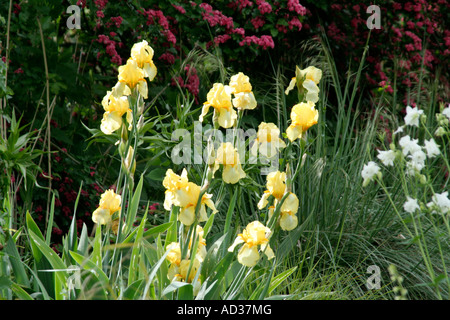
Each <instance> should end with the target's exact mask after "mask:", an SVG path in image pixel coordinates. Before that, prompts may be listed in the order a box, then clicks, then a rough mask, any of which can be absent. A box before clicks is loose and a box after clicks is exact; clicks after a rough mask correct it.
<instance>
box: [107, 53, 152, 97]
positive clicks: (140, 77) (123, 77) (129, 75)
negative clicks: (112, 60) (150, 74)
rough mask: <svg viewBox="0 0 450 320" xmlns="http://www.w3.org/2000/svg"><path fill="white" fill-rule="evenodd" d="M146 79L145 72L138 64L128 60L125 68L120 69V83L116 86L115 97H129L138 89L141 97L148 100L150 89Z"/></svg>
mask: <svg viewBox="0 0 450 320" xmlns="http://www.w3.org/2000/svg"><path fill="white" fill-rule="evenodd" d="M144 77H145V73H144V70H142V69H141V68H139V66H138V64H137V62H136V61H135V60H133V59H128V60H127V63H126V64H125V65H124V66H120V67H119V76H118V78H119V81H118V82H117V84H116V85H115V86H114V90H113V93H114V95H115V96H116V97H120V96H128V95H130V94H131V90H133V89H134V88H137V90H138V91H139V93H140V94H141V96H142V97H143V98H144V99H147V94H148V87H147V81H146V80H145V79H144Z"/></svg>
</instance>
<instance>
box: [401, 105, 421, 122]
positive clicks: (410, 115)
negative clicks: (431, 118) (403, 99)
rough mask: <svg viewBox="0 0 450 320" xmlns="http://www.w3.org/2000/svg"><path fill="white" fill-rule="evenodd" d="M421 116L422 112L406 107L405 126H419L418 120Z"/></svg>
mask: <svg viewBox="0 0 450 320" xmlns="http://www.w3.org/2000/svg"><path fill="white" fill-rule="evenodd" d="M422 114H423V110H419V109H417V107H414V108H411V107H410V106H407V107H406V116H405V124H406V125H408V126H416V127H418V126H419V118H420V116H421V115H422Z"/></svg>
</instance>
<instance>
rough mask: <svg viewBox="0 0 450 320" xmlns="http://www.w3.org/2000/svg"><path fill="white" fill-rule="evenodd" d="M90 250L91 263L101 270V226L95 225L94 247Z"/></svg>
mask: <svg viewBox="0 0 450 320" xmlns="http://www.w3.org/2000/svg"><path fill="white" fill-rule="evenodd" d="M93 248H94V249H93V250H92V258H91V259H92V261H93V262H94V264H96V265H98V266H99V268H100V269H102V226H101V225H100V224H98V225H97V227H96V229H95V237H94V245H93Z"/></svg>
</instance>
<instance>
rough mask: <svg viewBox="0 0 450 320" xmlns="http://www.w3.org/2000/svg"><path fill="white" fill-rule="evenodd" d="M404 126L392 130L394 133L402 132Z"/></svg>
mask: <svg viewBox="0 0 450 320" xmlns="http://www.w3.org/2000/svg"><path fill="white" fill-rule="evenodd" d="M404 127H405V126H400V127H398V128H397V130H395V131H394V134H397V133H401V132H403V128H404Z"/></svg>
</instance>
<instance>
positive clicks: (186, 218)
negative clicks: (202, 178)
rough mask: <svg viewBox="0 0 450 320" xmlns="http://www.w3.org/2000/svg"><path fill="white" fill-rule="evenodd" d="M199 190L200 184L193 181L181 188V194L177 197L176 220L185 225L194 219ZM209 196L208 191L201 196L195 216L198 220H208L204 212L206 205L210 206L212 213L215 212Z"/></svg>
mask: <svg viewBox="0 0 450 320" xmlns="http://www.w3.org/2000/svg"><path fill="white" fill-rule="evenodd" d="M200 192H201V188H200V186H198V185H196V184H195V183H193V182H188V185H187V187H186V188H185V189H183V190H182V192H181V193H179V194H181V195H182V196H181V197H179V198H178V199H177V201H178V203H179V206H180V213H179V215H178V220H179V221H180V222H181V223H182V224H184V225H185V226H190V225H191V224H192V223H194V221H195V218H196V215H195V208H196V207H197V203H198V201H199V197H200ZM211 198H212V194H209V193H205V194H203V196H202V197H201V199H200V208H199V212H198V216H197V219H198V222H203V221H206V220H208V216H207V214H206V206H207V207H208V208H210V209H211V210H212V211H213V213H216V212H217V209H216V207H215V205H214V202H213V201H212V200H211Z"/></svg>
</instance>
